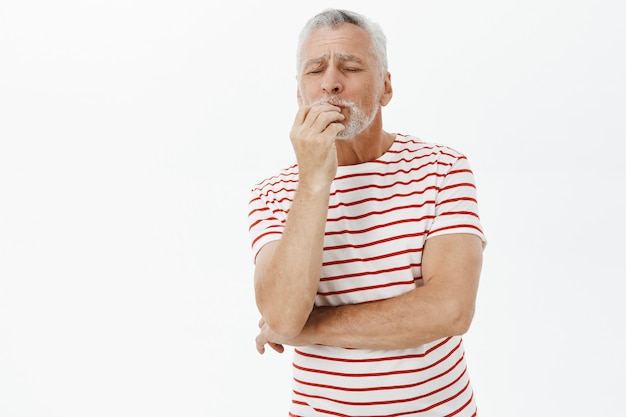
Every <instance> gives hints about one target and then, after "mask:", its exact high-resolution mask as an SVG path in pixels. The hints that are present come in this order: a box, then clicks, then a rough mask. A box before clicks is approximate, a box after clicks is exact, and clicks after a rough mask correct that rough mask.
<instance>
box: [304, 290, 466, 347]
mask: <svg viewBox="0 0 626 417" xmlns="http://www.w3.org/2000/svg"><path fill="white" fill-rule="evenodd" d="M473 311H474V308H473V304H472V305H462V304H461V303H459V302H458V301H455V300H451V299H445V298H440V297H438V296H437V295H436V294H434V292H433V291H430V289H429V288H427V287H419V288H416V289H415V290H413V291H411V292H409V293H406V294H404V295H401V296H399V297H395V298H391V299H386V300H381V301H375V302H370V303H365V304H355V305H345V306H339V307H330V308H322V309H316V310H315V311H314V312H312V314H311V316H310V319H309V321H308V322H307V325H306V327H305V328H304V329H303V332H302V333H301V338H302V339H301V341H300V343H298V344H311V343H317V344H322V345H328V346H341V347H346V348H361V349H405V348H410V347H416V346H421V345H423V344H426V343H429V342H433V341H435V340H438V339H441V338H443V337H448V336H453V335H459V334H463V333H464V332H465V331H466V330H467V328H468V327H469V323H470V322H471V318H472V316H473Z"/></svg>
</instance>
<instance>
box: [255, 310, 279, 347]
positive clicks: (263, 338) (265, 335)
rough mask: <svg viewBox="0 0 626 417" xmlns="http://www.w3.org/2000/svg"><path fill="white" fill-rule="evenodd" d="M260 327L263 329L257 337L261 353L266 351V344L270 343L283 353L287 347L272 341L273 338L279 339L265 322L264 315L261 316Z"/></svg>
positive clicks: (257, 344) (257, 345)
mask: <svg viewBox="0 0 626 417" xmlns="http://www.w3.org/2000/svg"><path fill="white" fill-rule="evenodd" d="M259 329H261V331H260V332H259V334H258V335H257V337H256V350H257V351H258V352H259V353H260V354H261V355H262V354H264V353H265V345H269V346H270V347H271V348H272V349H274V350H275V351H276V352H278V353H283V352H284V351H285V347H284V346H283V345H282V344H280V343H275V342H272V340H276V339H277V335H276V334H275V333H274V332H273V331H272V329H270V327H269V326H268V325H267V324H266V323H265V320H264V319H263V317H261V320H259Z"/></svg>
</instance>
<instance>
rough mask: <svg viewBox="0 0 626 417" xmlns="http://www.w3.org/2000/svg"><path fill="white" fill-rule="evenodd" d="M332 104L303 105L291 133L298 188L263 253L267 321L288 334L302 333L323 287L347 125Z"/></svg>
mask: <svg viewBox="0 0 626 417" xmlns="http://www.w3.org/2000/svg"><path fill="white" fill-rule="evenodd" d="M342 119H343V115H342V114H341V113H340V112H339V109H338V108H337V107H335V106H332V105H330V104H322V105H315V106H312V107H305V108H302V109H300V111H299V112H298V114H297V115H296V118H295V121H294V125H293V127H292V131H291V141H292V145H293V148H294V151H295V153H296V157H297V159H298V169H299V178H298V189H297V191H296V193H295V197H294V201H293V202H292V205H291V208H290V210H289V215H288V217H287V222H286V225H285V230H284V231H283V235H282V237H281V239H280V240H279V241H276V242H272V243H268V244H267V245H265V246H264V247H263V248H262V249H261V250H260V251H259V253H258V255H257V258H256V268H255V274H254V281H255V294H256V301H257V306H258V308H259V311H260V312H261V315H262V316H263V319H264V321H265V323H267V325H268V326H270V327H271V328H272V330H273V331H274V332H276V333H277V334H279V335H281V336H284V337H293V336H296V335H298V334H299V333H300V332H301V331H302V328H303V327H304V325H305V323H306V321H307V319H308V317H309V315H310V313H311V310H312V309H313V303H314V301H315V295H316V293H317V287H318V285H319V279H320V273H321V267H322V250H323V245H324V230H325V224H326V216H327V214H328V200H329V192H330V184H331V182H332V181H333V179H334V177H335V173H336V171H337V154H336V148H335V137H336V135H337V133H339V132H340V131H341V130H343V129H344V127H343V125H342V124H341V123H336V122H338V121H340V120H342Z"/></svg>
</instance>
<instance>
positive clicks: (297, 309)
mask: <svg viewBox="0 0 626 417" xmlns="http://www.w3.org/2000/svg"><path fill="white" fill-rule="evenodd" d="M303 304H304V303H298V304H289V303H286V302H285V303H271V302H270V303H267V302H263V301H262V299H260V297H257V307H258V309H259V312H260V313H261V316H262V317H263V321H264V322H265V324H266V325H267V326H268V327H269V328H270V329H272V332H274V333H276V334H277V335H279V336H280V337H281V338H284V339H291V338H294V337H296V336H298V335H299V334H300V333H301V332H302V329H303V328H304V326H305V324H306V322H307V320H308V319H309V315H310V314H311V310H312V307H311V308H310V309H307V308H306V307H305V306H303Z"/></svg>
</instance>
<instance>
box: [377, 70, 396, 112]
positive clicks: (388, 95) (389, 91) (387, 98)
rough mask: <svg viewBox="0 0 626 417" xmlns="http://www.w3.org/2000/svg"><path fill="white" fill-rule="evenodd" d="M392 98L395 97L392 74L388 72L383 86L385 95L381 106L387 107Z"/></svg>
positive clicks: (381, 100) (381, 99)
mask: <svg viewBox="0 0 626 417" xmlns="http://www.w3.org/2000/svg"><path fill="white" fill-rule="evenodd" d="M391 97H393V87H391V74H390V73H389V72H387V74H385V80H384V85H383V94H382V95H381V96H380V104H381V106H386V105H387V104H389V102H390V101H391Z"/></svg>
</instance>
